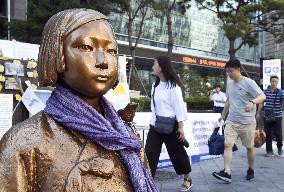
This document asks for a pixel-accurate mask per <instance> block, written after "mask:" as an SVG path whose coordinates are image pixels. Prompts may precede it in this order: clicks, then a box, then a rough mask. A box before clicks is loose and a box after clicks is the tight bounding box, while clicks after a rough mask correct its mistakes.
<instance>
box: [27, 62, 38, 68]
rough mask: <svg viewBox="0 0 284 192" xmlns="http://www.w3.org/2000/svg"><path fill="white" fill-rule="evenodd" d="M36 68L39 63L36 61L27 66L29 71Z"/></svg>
mask: <svg viewBox="0 0 284 192" xmlns="http://www.w3.org/2000/svg"><path fill="white" fill-rule="evenodd" d="M36 66H37V63H36V62H35V61H28V64H27V68H28V69H34V68H36Z"/></svg>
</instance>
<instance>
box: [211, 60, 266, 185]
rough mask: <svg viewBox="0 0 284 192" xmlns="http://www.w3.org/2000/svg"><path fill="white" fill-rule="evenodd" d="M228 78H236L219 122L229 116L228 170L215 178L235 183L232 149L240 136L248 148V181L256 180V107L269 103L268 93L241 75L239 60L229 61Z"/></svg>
mask: <svg viewBox="0 0 284 192" xmlns="http://www.w3.org/2000/svg"><path fill="white" fill-rule="evenodd" d="M225 70H226V72H227V74H228V76H229V77H230V78H231V79H232V80H229V81H228V83H227V90H226V94H227V101H226V103H225V106H224V110H223V112H222V115H221V117H220V118H219V121H221V120H222V119H223V120H224V119H225V117H226V116H227V114H228V117H227V120H226V122H225V123H226V127H225V133H224V135H225V149H224V170H221V171H220V172H214V173H213V174H212V175H213V176H214V177H216V178H217V179H220V180H223V181H225V182H227V183H230V182H231V164H232V149H233V146H234V144H235V143H236V142H237V139H238V137H240V139H241V141H242V145H243V146H245V147H246V148H247V159H248V170H247V175H246V179H247V180H251V179H253V178H254V169H253V166H254V160H255V148H254V137H255V129H256V119H255V114H256V104H259V103H262V102H263V101H264V100H265V94H264V93H263V92H262V90H261V89H260V88H259V87H258V85H257V84H256V83H255V81H253V80H252V79H250V78H247V77H244V76H242V74H241V63H240V61H239V60H237V59H235V60H229V61H228V62H227V63H226V65H225Z"/></svg>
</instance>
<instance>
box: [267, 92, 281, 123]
mask: <svg viewBox="0 0 284 192" xmlns="http://www.w3.org/2000/svg"><path fill="white" fill-rule="evenodd" d="M277 93H278V90H277V91H276V94H275V97H274V100H273V105H272V109H266V110H264V112H265V118H264V121H265V123H268V124H270V123H275V121H276V119H275V114H274V105H275V100H276V96H277Z"/></svg>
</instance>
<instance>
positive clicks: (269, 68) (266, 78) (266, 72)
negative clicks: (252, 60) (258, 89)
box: [262, 59, 281, 90]
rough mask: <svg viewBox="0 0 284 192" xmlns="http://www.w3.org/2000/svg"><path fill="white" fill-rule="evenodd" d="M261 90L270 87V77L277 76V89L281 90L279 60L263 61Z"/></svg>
mask: <svg viewBox="0 0 284 192" xmlns="http://www.w3.org/2000/svg"><path fill="white" fill-rule="evenodd" d="M262 70H263V90H265V89H267V87H268V85H270V76H275V75H276V76H277V77H278V78H279V83H278V86H277V88H279V89H281V59H270V60H263V66H262Z"/></svg>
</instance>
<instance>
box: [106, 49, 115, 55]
mask: <svg viewBox="0 0 284 192" xmlns="http://www.w3.org/2000/svg"><path fill="white" fill-rule="evenodd" d="M107 52H108V53H109V54H111V55H116V54H117V51H116V50H115V49H109V50H107Z"/></svg>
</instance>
